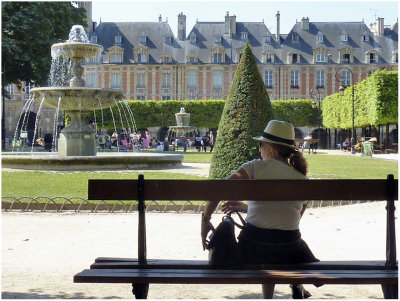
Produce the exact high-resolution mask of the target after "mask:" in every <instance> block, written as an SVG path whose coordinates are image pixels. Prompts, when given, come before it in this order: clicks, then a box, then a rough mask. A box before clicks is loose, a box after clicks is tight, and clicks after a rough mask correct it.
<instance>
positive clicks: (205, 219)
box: [201, 169, 249, 250]
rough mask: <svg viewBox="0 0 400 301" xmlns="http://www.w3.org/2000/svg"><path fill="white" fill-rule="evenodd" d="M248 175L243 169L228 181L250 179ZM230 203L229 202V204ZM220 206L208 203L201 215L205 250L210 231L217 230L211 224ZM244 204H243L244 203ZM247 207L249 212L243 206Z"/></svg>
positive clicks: (228, 178)
mask: <svg viewBox="0 0 400 301" xmlns="http://www.w3.org/2000/svg"><path fill="white" fill-rule="evenodd" d="M248 178H249V177H248V175H247V173H246V172H245V171H244V170H243V169H239V170H238V171H236V172H235V173H233V174H231V175H230V176H229V177H227V178H226V179H227V180H231V179H248ZM228 203H229V202H228ZM218 204H219V200H218V201H207V203H206V206H205V208H204V211H203V213H202V215H201V241H202V244H203V250H205V248H206V246H207V235H208V233H209V232H210V231H214V230H215V228H214V226H213V225H212V224H211V222H210V220H211V215H212V214H213V212H214V210H215V209H216V208H217V206H218ZM242 204H243V203H242ZM243 205H245V206H246V211H247V205H246V204H243Z"/></svg>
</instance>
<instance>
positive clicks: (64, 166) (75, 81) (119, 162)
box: [2, 25, 183, 170]
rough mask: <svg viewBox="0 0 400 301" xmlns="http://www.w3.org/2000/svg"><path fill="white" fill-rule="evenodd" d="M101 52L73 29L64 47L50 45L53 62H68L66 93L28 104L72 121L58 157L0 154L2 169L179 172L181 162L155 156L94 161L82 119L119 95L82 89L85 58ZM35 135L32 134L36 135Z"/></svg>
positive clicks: (45, 91) (37, 91)
mask: <svg viewBox="0 0 400 301" xmlns="http://www.w3.org/2000/svg"><path fill="white" fill-rule="evenodd" d="M102 50H103V47H102V46H100V45H97V44H92V43H89V42H88V39H87V36H86V33H85V30H84V29H83V27H82V26H81V25H74V26H73V27H72V29H71V32H70V34H69V39H68V41H66V42H64V43H57V44H54V45H52V47H51V52H52V56H53V57H54V56H64V57H68V58H71V60H72V62H73V66H72V75H73V77H72V79H71V80H70V82H69V87H40V88H34V89H31V94H32V95H33V100H35V101H39V102H40V107H39V111H40V108H41V107H42V105H45V106H48V107H51V108H54V109H56V110H64V111H66V112H67V115H69V116H70V117H71V121H70V125H69V126H68V127H66V128H64V129H63V130H62V131H61V133H60V139H59V143H58V154H57V153H51V154H49V153H44V154H43V153H31V154H30V155H27V154H23V153H22V154H21V153H12V154H5V155H4V154H3V155H2V167H3V168H18V169H47V170H100V169H112V170H115V169H138V168H144V169H147V168H149V169H151V168H158V167H168V166H174V167H176V166H180V165H181V164H182V161H183V156H182V155H178V154H154V153H100V154H99V155H97V156H96V139H95V131H94V129H93V128H91V127H89V125H88V124H87V122H86V120H85V117H86V116H87V115H88V114H89V112H90V111H93V110H99V109H100V110H104V109H105V108H109V107H111V106H113V105H117V104H118V101H119V100H122V99H123V92H122V91H121V90H116V89H102V88H87V87H85V81H84V79H83V78H82V75H83V72H84V68H83V67H82V63H83V61H84V59H85V58H89V57H93V56H95V55H97V54H98V53H100V52H101V51H102ZM35 131H36V130H35Z"/></svg>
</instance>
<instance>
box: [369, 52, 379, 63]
mask: <svg viewBox="0 0 400 301" xmlns="http://www.w3.org/2000/svg"><path fill="white" fill-rule="evenodd" d="M376 57H377V55H376V53H370V54H369V62H370V63H371V64H375V63H376V62H377V59H376Z"/></svg>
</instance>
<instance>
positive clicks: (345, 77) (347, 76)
mask: <svg viewBox="0 0 400 301" xmlns="http://www.w3.org/2000/svg"><path fill="white" fill-rule="evenodd" d="M350 85H351V72H350V71H349V70H343V71H342V86H345V87H347V86H350Z"/></svg>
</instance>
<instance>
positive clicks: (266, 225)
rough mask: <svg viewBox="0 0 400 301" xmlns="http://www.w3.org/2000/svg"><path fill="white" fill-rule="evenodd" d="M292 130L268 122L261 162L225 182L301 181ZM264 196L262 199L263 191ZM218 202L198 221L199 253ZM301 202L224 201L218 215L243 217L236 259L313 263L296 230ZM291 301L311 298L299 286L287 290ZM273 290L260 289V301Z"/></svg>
mask: <svg viewBox="0 0 400 301" xmlns="http://www.w3.org/2000/svg"><path fill="white" fill-rule="evenodd" d="M294 136H295V135H294V127H293V125H292V124H290V123H287V122H284V121H278V120H271V121H270V122H269V123H268V125H267V127H266V128H265V130H264V133H263V135H262V136H260V137H255V138H254V139H255V140H258V141H259V142H260V152H261V157H262V159H257V160H252V161H249V162H247V163H245V164H243V165H242V166H241V167H239V169H238V170H237V171H236V172H235V173H233V174H232V175H231V176H229V177H228V179H263V180H267V179H301V180H303V179H307V177H306V174H307V162H306V160H305V158H304V157H303V155H302V153H301V152H299V151H297V150H296V149H295V147H294ZM265 193H268V191H266V192H265ZM218 203H219V201H209V202H207V205H206V207H205V209H204V213H203V215H202V221H201V236H202V243H203V248H205V246H206V245H207V242H206V238H207V234H208V232H209V231H210V230H213V229H214V227H213V225H212V224H211V222H210V219H211V215H212V213H213V212H214V210H215V209H216V207H217V206H218ZM306 207H307V202H304V201H298V202H274V201H271V202H262V201H248V205H247V204H245V203H242V202H238V201H228V202H227V203H225V204H224V205H223V206H222V210H223V212H224V213H228V212H231V211H239V212H247V217H246V225H245V227H244V229H243V230H242V231H241V233H240V235H239V237H238V240H239V248H240V251H241V256H242V257H243V258H244V259H245V262H246V263H248V264H263V263H265V264H274V263H306V262H316V261H319V260H318V259H317V258H315V256H314V255H313V253H312V252H311V250H310V249H309V247H308V246H307V244H306V242H305V241H304V240H302V239H301V233H300V230H299V223H300V218H301V217H302V215H303V213H304V211H305V209H306ZM291 288H292V292H293V298H294V299H304V298H308V297H310V296H311V294H310V293H309V292H308V291H306V290H305V289H304V288H303V286H302V285H301V284H300V285H295V286H291ZM274 289H275V284H263V285H262V291H263V297H264V298H265V299H272V297H273V294H274Z"/></svg>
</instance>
